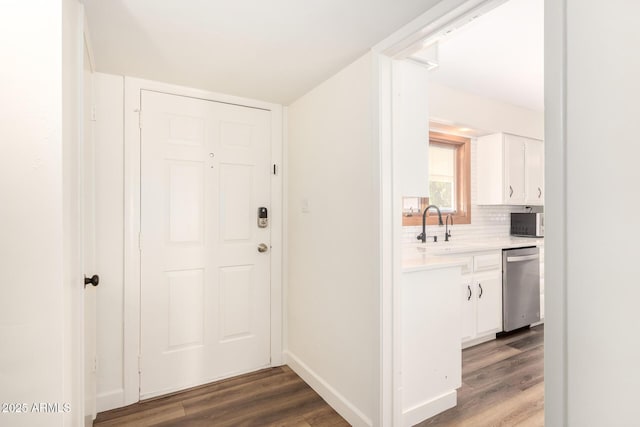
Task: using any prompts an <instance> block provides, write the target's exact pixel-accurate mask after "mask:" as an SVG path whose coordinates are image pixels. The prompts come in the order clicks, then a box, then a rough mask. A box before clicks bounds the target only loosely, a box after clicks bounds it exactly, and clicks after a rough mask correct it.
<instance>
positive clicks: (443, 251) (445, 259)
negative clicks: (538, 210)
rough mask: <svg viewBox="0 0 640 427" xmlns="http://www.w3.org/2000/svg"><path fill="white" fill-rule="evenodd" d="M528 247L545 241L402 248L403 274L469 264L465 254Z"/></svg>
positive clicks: (487, 241) (523, 239)
mask: <svg viewBox="0 0 640 427" xmlns="http://www.w3.org/2000/svg"><path fill="white" fill-rule="evenodd" d="M526 246H538V247H543V246H544V239H543V238H540V239H538V238H526V237H507V238H503V239H481V240H465V241H460V242H455V241H451V242H437V243H433V242H429V243H426V244H425V243H418V244H415V243H414V244H407V245H404V246H403V247H402V271H403V272H411V271H420V270H433V269H437V268H446V267H455V266H458V265H463V264H465V263H466V262H467V259H466V254H469V253H473V252H483V251H494V250H502V249H510V248H520V247H526Z"/></svg>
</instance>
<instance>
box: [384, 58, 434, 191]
mask: <svg viewBox="0 0 640 427" xmlns="http://www.w3.org/2000/svg"><path fill="white" fill-rule="evenodd" d="M392 73H393V80H392V81H393V88H392V91H393V111H392V115H393V155H394V157H395V158H396V159H397V162H396V167H397V170H398V172H397V178H396V179H397V180H398V188H399V190H400V194H401V195H402V196H405V197H429V109H428V104H427V90H428V73H429V71H428V70H427V69H426V68H425V67H423V66H420V65H417V64H415V63H412V62H408V61H393V68H392Z"/></svg>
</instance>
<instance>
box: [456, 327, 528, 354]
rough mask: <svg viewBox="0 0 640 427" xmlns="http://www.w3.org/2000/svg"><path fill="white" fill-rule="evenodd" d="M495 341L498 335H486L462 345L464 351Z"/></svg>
mask: <svg viewBox="0 0 640 427" xmlns="http://www.w3.org/2000/svg"><path fill="white" fill-rule="evenodd" d="M531 326H534V325H531ZM495 339H496V334H489V335H485V336H483V337H479V338H474V339H472V340H468V341H464V342H463V343H462V349H463V350H464V349H465V348H469V347H473V346H476V345H478V344H482V343H485V342H489V341H493V340H495Z"/></svg>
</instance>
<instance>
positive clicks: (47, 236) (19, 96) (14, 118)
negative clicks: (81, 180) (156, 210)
mask: <svg viewBox="0 0 640 427" xmlns="http://www.w3.org/2000/svg"><path fill="white" fill-rule="evenodd" d="M3 6H4V7H3V12H2V14H0V32H1V34H0V56H1V57H2V58H9V59H10V60H7V61H4V63H3V67H2V68H1V70H0V91H1V92H2V97H3V102H2V103H0V117H1V118H2V126H0V141H1V144H2V156H0V182H2V185H1V187H0V188H1V195H0V197H1V199H2V207H1V208H0V221H1V223H2V230H1V235H0V242H1V254H0V255H1V256H0V266H1V267H0V292H1V293H2V298H0V342H2V343H3V344H2V351H0V402H7V403H10V402H20V403H22V402H24V403H27V404H31V403H35V402H48V403H59V404H60V405H61V406H60V409H62V410H61V412H59V413H44V414H43V413H33V412H31V413H28V414H17V415H11V414H5V413H3V414H0V424H2V425H12V426H60V425H72V423H79V422H81V421H82V408H83V401H82V395H81V394H82V382H81V381H82V358H81V356H82V353H81V349H82V346H81V345H82V339H81V334H78V333H77V332H78V328H76V326H78V325H81V323H77V324H75V323H73V322H74V321H75V320H77V317H78V316H79V315H80V314H81V309H82V306H81V304H80V305H79V303H80V302H81V296H82V294H81V289H82V285H81V281H80V282H78V275H80V274H81V273H80V272H79V268H80V266H79V264H78V263H76V264H75V266H74V265H73V260H74V259H75V257H76V256H77V253H78V242H79V235H78V234H77V230H75V229H74V226H73V224H72V223H71V222H70V221H71V220H72V219H73V218H74V216H73V215H74V214H75V208H77V207H78V206H79V204H78V194H77V192H76V189H74V182H73V180H72V177H73V176H74V173H76V171H77V166H78V163H77V160H78V159H77V157H76V156H75V154H76V153H77V151H76V150H77V148H78V141H79V138H78V136H79V133H78V128H76V127H74V125H73V124H74V123H78V121H79V120H78V119H79V113H78V111H79V110H78V107H79V104H78V103H79V96H80V90H79V85H77V84H75V83H74V81H73V80H72V76H74V75H76V76H77V72H78V71H79V69H78V68H77V67H79V66H80V64H81V62H80V61H81V57H82V56H81V55H82V51H81V50H80V51H78V50H77V49H78V47H79V46H81V44H80V43H79V42H78V40H77V38H76V37H75V36H76V35H77V33H78V31H79V32H80V34H81V27H78V26H77V23H78V22H79V21H78V20H77V19H76V18H77V17H78V16H80V14H81V8H79V5H78V3H77V2H75V1H65V2H61V1H50V0H36V1H35V2H29V3H28V4H27V3H25V2H22V1H9V2H8V4H7V3H6V2H5V4H3ZM63 23H64V24H65V25H68V27H67V29H66V30H65V31H63V27H62V26H63ZM77 42H78V43H77ZM78 53H79V55H78ZM63 73H64V75H63ZM63 77H64V78H63ZM77 81H79V79H78V80H76V81H75V82H77ZM76 183H77V182H76ZM80 280H81V278H80ZM78 297H80V298H78ZM78 300H79V301H78ZM78 351H80V353H79V354H78ZM78 357H80V360H78ZM75 362H78V363H77V364H76V365H74V363H75ZM64 403H68V404H70V407H71V412H68V413H66V414H65V413H64V408H63V407H62V404H64ZM30 411H31V407H29V408H28V412H30Z"/></svg>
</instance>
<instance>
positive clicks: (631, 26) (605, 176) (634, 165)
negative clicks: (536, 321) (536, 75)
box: [545, 0, 640, 427]
mask: <svg viewBox="0 0 640 427" xmlns="http://www.w3.org/2000/svg"><path fill="white" fill-rule="evenodd" d="M554 3H555V1H547V2H546V6H547V7H548V8H549V9H550V10H551V11H553V12H560V13H562V6H561V5H559V6H558V5H554ZM558 3H560V2H558ZM563 3H565V4H566V24H565V25H564V29H565V30H566V52H564V55H563V52H561V51H558V50H555V49H554V50H551V51H550V52H548V53H547V56H546V58H545V62H546V63H547V66H548V68H547V71H548V73H547V78H548V79H549V80H550V82H551V84H552V85H553V88H554V89H556V90H558V89H561V86H560V85H561V83H562V80H561V79H562V78H563V72H562V71H564V72H565V73H566V92H564V94H565V96H566V98H565V99H566V110H565V111H562V108H561V107H562V105H561V103H562V99H561V95H562V93H561V92H555V93H554V92H551V91H548V92H547V94H548V95H549V96H548V97H547V99H548V100H549V102H550V103H551V104H553V107H554V114H556V115H559V114H562V113H566V116H565V117H564V118H565V120H566V121H565V122H564V124H565V125H566V128H565V129H564V131H565V132H563V128H562V126H563V122H562V121H561V120H556V121H554V123H553V126H550V127H549V129H548V130H549V132H548V133H549V138H548V140H547V145H550V144H558V146H560V148H558V150H557V151H554V152H553V154H555V155H558V156H559V160H558V161H555V160H554V159H552V158H551V154H552V153H549V154H548V155H547V159H548V160H549V162H548V163H547V177H546V180H547V182H554V185H553V186H549V185H548V186H547V187H548V189H549V190H551V191H552V192H553V193H552V195H551V199H548V200H547V208H548V209H547V212H549V211H551V213H552V215H551V216H547V224H546V226H547V232H548V234H549V233H551V232H552V231H553V232H554V233H555V234H556V235H557V236H559V242H558V244H557V245H556V244H554V245H547V248H546V251H547V255H546V259H547V260H550V261H551V260H553V259H554V258H555V257H556V256H557V257H558V258H560V259H563V258H564V259H565V260H566V263H565V265H564V267H563V266H562V265H558V264H555V263H553V264H550V265H548V266H547V272H546V273H545V274H546V277H547V280H549V278H551V279H552V280H558V281H562V282H563V283H564V284H565V286H566V288H565V290H564V291H565V292H566V304H564V305H563V304H562V303H561V301H562V298H563V295H562V294H561V293H560V292H557V293H553V294H551V295H549V296H548V298H553V306H552V307H551V308H552V310H553V316H554V317H553V318H552V317H551V316H548V317H547V324H549V323H552V322H553V323H552V324H553V325H554V328H556V323H557V324H558V326H560V327H562V326H563V322H564V321H566V324H565V325H564V327H565V328H566V329H565V330H564V333H565V334H566V335H565V339H566V341H565V343H560V346H562V345H563V344H566V351H565V352H563V351H557V349H556V347H555V345H556V344H557V343H556V342H555V341H550V340H549V339H547V340H546V350H547V354H546V355H547V363H549V364H551V366H552V369H553V370H549V369H547V374H546V375H545V381H547V379H548V378H549V380H550V381H549V383H548V384H547V385H546V387H547V390H549V391H550V393H548V394H547V396H549V397H548V400H549V399H551V398H560V399H562V398H563V395H562V393H561V389H562V386H563V385H566V396H565V397H566V405H567V407H566V413H567V421H566V422H563V420H562V418H561V417H559V416H558V414H559V413H560V411H558V409H561V408H558V407H557V406H554V407H553V412H550V413H548V414H547V420H546V421H547V422H546V424H547V425H563V424H564V425H568V426H571V427H573V426H576V427H577V426H580V427H583V426H585V427H589V426H603V425H611V426H613V425H616V426H623V425H637V424H638V411H637V395H638V387H639V386H640V369H638V360H640V340H638V327H637V325H638V315H637V313H638V301H640V286H638V285H639V283H640V282H639V280H638V273H637V269H636V267H637V263H638V255H639V251H638V249H637V248H638V246H637V245H638V242H639V241H640V229H639V228H638V227H637V223H638V211H639V209H640V202H639V199H638V197H637V194H638V190H637V185H638V182H640V168H638V158H639V157H640V148H639V146H638V144H637V142H636V140H635V139H636V138H634V135H635V133H636V132H637V121H638V117H640V107H639V106H638V99H639V98H640V85H638V78H637V77H638V75H640V56H638V55H637V54H634V53H635V52H638V50H639V49H640V31H638V26H637V22H636V21H637V17H638V16H640V3H638V2H629V1H624V0H614V1H611V2H607V4H606V7H603V5H602V3H601V2H596V1H576V0H566V1H564V2H563ZM546 17H547V18H552V17H553V15H551V12H549V13H547V15H546ZM562 34H563V22H562V20H561V15H560V16H559V18H558V20H555V19H553V18H552V19H549V21H547V29H546V38H547V39H548V40H550V42H554V43H556V46H558V48H559V49H561V48H562V46H563V45H562V38H563V37H562ZM594 52H597V55H594ZM564 60H566V64H565V65H566V69H564V70H562V65H563V61H564ZM594 61H595V63H594ZM556 104H560V105H559V106H560V108H559V109H556ZM563 137H564V138H563ZM550 139H553V140H550ZM562 160H564V162H563V161H562ZM556 186H557V187H559V189H555V187H556ZM563 193H564V196H565V197H564V198H562V197H560V196H562V195H563ZM547 195H549V192H547ZM551 202H552V203H551ZM563 225H564V227H563ZM554 243H555V241H554ZM564 310H566V312H564ZM563 314H566V317H563ZM556 332H557V329H554V334H553V338H556V337H557V333H556ZM552 345H553V346H554V347H551V346H552ZM560 348H561V347H560ZM563 370H564V373H566V377H564V375H563ZM549 374H551V375H554V376H549ZM564 381H566V383H565V384H563V382H564Z"/></svg>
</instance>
